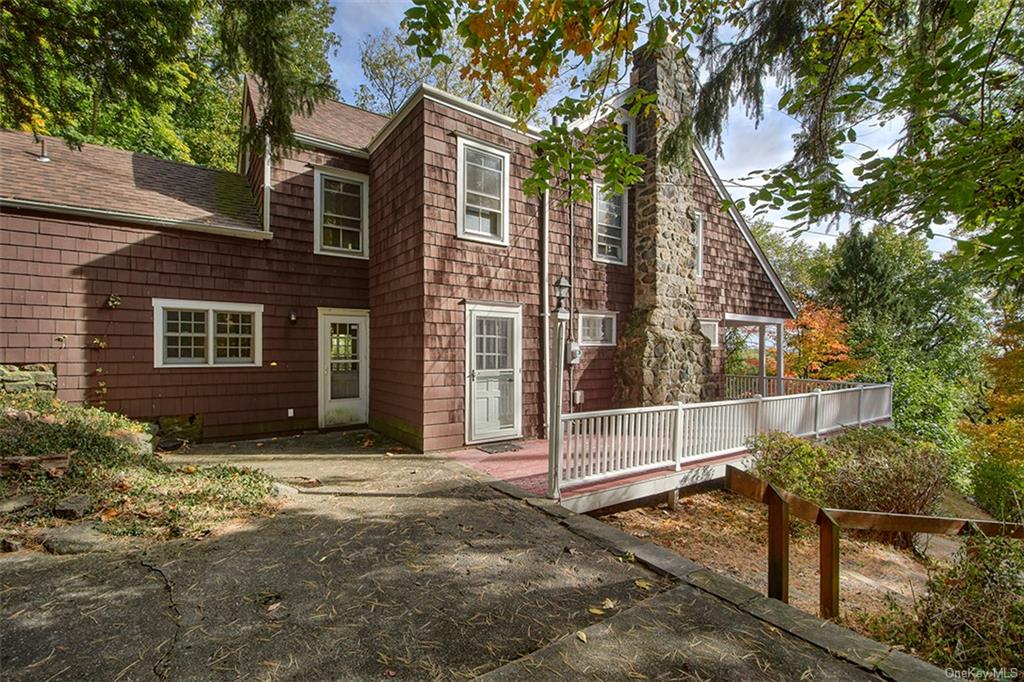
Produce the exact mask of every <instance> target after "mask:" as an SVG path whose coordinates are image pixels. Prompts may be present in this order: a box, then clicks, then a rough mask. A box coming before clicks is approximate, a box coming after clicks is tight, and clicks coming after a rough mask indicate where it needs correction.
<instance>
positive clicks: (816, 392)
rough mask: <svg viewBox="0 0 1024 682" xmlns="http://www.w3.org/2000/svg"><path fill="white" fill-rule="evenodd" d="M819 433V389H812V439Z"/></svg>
mask: <svg viewBox="0 0 1024 682" xmlns="http://www.w3.org/2000/svg"><path fill="white" fill-rule="evenodd" d="M820 433H821V389H820V388H816V389H814V438H815V440H817V438H818V436H819V435H820Z"/></svg>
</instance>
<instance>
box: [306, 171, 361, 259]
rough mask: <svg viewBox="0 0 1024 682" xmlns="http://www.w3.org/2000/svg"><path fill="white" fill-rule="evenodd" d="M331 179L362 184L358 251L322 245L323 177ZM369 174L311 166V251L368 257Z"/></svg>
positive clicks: (323, 253)
mask: <svg viewBox="0 0 1024 682" xmlns="http://www.w3.org/2000/svg"><path fill="white" fill-rule="evenodd" d="M325 177H326V178H330V179H332V180H343V181H345V182H353V183H358V184H360V185H362V186H363V191H362V201H361V206H360V212H361V213H362V216H361V220H360V223H359V227H360V231H361V234H360V238H359V241H360V244H361V246H362V247H363V248H362V249H361V250H359V251H354V250H351V249H342V248H338V247H330V246H324V215H323V202H324V188H323V182H324V178H325ZM369 222H370V176H369V175H365V174H363V173H356V172H353V171H348V170H344V169H341V168H328V167H323V166H316V167H314V168H313V253H316V254H319V255H321V256H337V257H339V258H359V259H362V260H366V259H368V258H369V257H370V234H369V229H368V228H369Z"/></svg>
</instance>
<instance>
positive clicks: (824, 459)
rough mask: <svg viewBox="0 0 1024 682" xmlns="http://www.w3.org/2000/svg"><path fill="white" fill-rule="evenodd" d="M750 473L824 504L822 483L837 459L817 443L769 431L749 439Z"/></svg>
mask: <svg viewBox="0 0 1024 682" xmlns="http://www.w3.org/2000/svg"><path fill="white" fill-rule="evenodd" d="M750 451H751V452H752V453H753V454H754V467H753V473H754V475H756V476H759V477H761V478H763V479H764V480H766V481H770V482H771V483H774V484H775V485H777V486H779V487H780V488H783V489H785V490H788V491H789V492H791V493H794V494H796V495H800V496H801V497H805V498H807V499H808V500H811V501H812V502H815V503H817V504H819V505H820V504H825V486H826V484H827V482H828V480H829V479H830V478H831V476H832V473H833V472H834V471H835V469H836V468H837V466H838V465H839V462H837V461H835V460H834V459H831V458H830V457H829V453H828V452H827V451H826V450H825V448H824V447H822V446H821V445H820V444H819V443H815V442H812V441H809V440H806V439H804V438H797V437H795V436H790V435H789V434H787V433H782V432H778V431H775V432H771V433H762V434H760V435H758V436H755V437H754V438H753V439H752V440H751V442H750Z"/></svg>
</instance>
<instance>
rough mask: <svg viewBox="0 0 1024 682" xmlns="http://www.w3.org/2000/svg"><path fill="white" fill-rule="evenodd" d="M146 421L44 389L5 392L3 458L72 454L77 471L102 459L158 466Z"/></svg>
mask: <svg viewBox="0 0 1024 682" xmlns="http://www.w3.org/2000/svg"><path fill="white" fill-rule="evenodd" d="M149 439H150V436H149V434H148V433H146V432H145V429H144V427H143V425H142V424H140V423H138V422H135V421H132V420H131V419H128V418H127V417H124V416H122V415H119V414H115V413H113V412H107V411H106V410H102V409H100V408H97V407H89V406H86V405H72V404H70V403H66V402H64V401H62V400H57V399H56V398H50V397H46V396H42V395H39V394H31V393H29V394H13V395H10V394H4V395H0V457H47V456H52V455H63V454H68V455H69V458H68V470H69V472H70V473H76V472H79V471H82V470H85V469H88V468H89V467H91V466H95V465H97V464H102V465H107V466H114V465H117V464H128V463H135V464H142V465H148V466H155V465H157V464H158V460H157V458H156V457H155V456H154V455H153V454H152V448H151V447H150V444H149Z"/></svg>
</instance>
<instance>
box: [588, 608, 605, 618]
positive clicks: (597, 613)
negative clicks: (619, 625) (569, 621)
mask: <svg viewBox="0 0 1024 682" xmlns="http://www.w3.org/2000/svg"><path fill="white" fill-rule="evenodd" d="M587 610H588V611H590V612H591V613H592V614H594V615H595V616H603V615H604V609H599V608H597V607H596V606H591V607H590V608H589V609H587Z"/></svg>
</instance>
